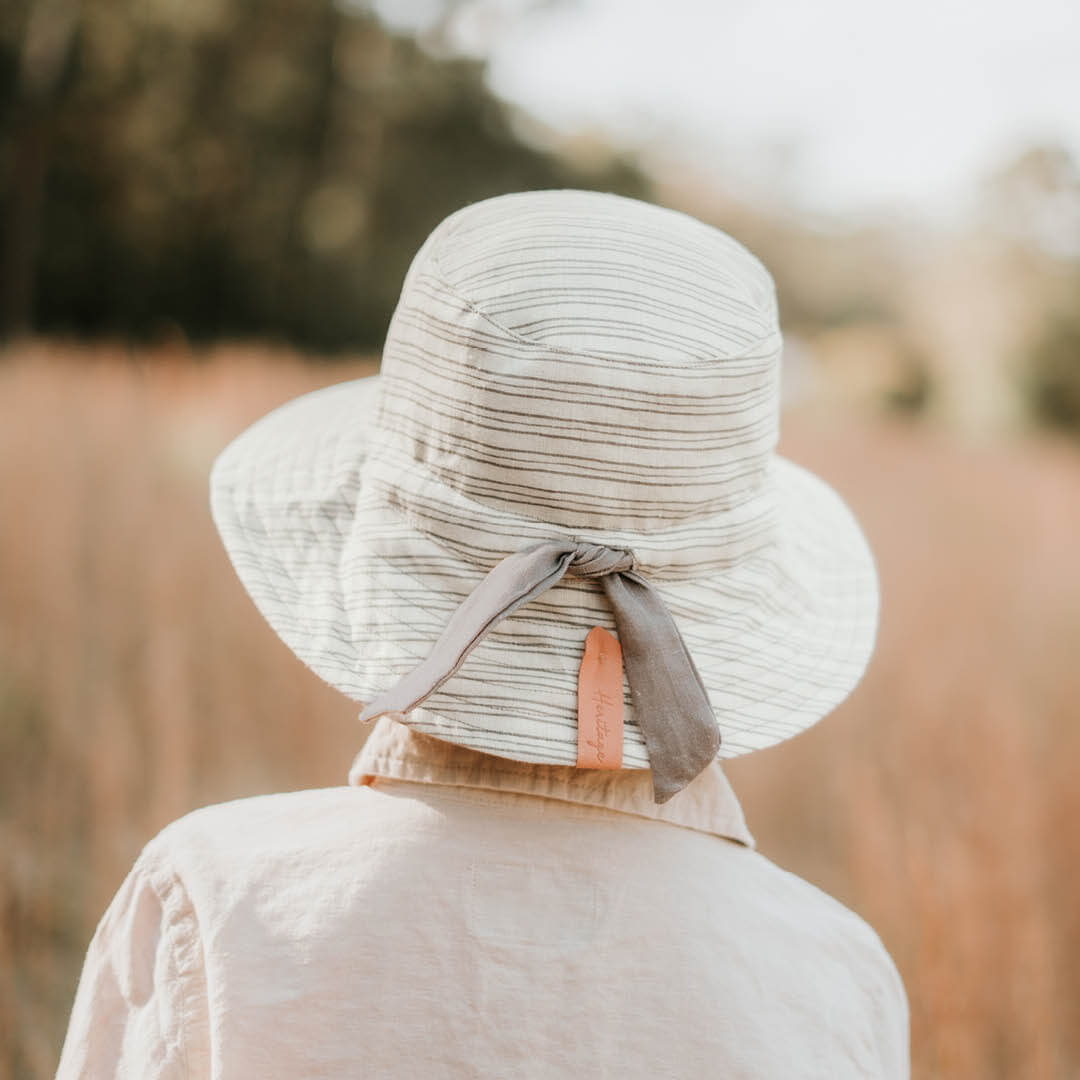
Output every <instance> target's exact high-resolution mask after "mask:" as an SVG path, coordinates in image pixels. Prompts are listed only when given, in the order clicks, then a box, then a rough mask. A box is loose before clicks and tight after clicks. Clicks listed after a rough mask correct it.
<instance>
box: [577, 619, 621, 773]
mask: <svg viewBox="0 0 1080 1080" xmlns="http://www.w3.org/2000/svg"><path fill="white" fill-rule="evenodd" d="M622 751H623V671H622V649H621V648H620V647H619V642H618V639H617V638H616V637H615V636H614V635H613V634H609V633H608V632H607V631H606V630H605V629H604V628H603V627H602V626H594V627H593V628H592V629H591V630H590V631H589V633H588V635H587V637H586V638H585V655H584V656H582V658H581V667H580V669H579V670H578V750H577V763H578V765H579V766H580V767H581V768H583V769H621V768H622Z"/></svg>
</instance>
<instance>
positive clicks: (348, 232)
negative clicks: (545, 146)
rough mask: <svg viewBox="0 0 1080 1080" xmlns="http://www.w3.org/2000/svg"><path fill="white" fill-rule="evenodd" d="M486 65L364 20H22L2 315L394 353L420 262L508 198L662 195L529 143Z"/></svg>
mask: <svg viewBox="0 0 1080 1080" xmlns="http://www.w3.org/2000/svg"><path fill="white" fill-rule="evenodd" d="M512 119H513V118H512V117H511V116H510V115H509V114H508V111H507V108H506V106H504V105H503V104H502V103H501V102H500V101H499V100H497V99H496V98H495V97H494V96H493V95H492V94H491V92H490V91H489V90H488V88H487V86H486V84H485V81H484V70H483V65H482V63H480V62H479V61H476V60H471V59H462V58H453V57H436V56H433V55H431V54H430V53H428V52H426V51H425V50H424V49H422V48H421V47H420V46H419V45H418V44H417V43H416V42H414V41H412V40H411V39H408V38H405V37H401V36H395V35H393V34H391V33H390V32H388V31H387V30H386V28H385V27H384V26H383V25H382V24H381V23H380V22H379V21H378V20H377V19H376V18H375V17H374V16H373V15H372V14H371V13H370V11H369V10H367V8H366V6H365V5H363V4H360V3H358V2H355V0H354V2H351V3H349V4H348V5H346V4H343V3H335V2H332V0H309V2H307V3H303V4H300V3H296V2H295V0H259V2H257V0H140V2H139V3H138V4H135V3H131V2H130V0H81V2H80V0H6V2H5V4H4V5H3V11H2V13H0V221H3V222H5V223H6V224H5V229H4V235H3V237H2V238H0V254H2V261H0V275H2V276H0V299H2V308H0V318H2V319H3V324H2V327H3V329H4V330H6V331H8V332H11V331H17V330H20V329H25V328H32V329H35V330H38V331H44V332H72V333H76V334H82V335H96V334H125V335H134V336H155V335H160V334H162V333H170V332H175V330H176V329H177V328H178V329H179V330H180V331H181V332H183V333H184V334H185V335H187V336H190V337H192V338H195V339H205V338H213V337H219V336H259V337H278V338H284V339H288V340H291V341H293V342H296V343H297V344H300V345H303V346H305V347H308V348H314V349H317V350H323V351H334V350H338V349H343V348H367V347H371V346H374V345H377V344H378V343H379V342H380V341H381V339H382V336H383V334H384V331H385V328H386V323H387V321H388V319H389V314H390V311H391V310H392V308H393V305H394V302H395V301H396V299H397V292H398V289H399V288H400V283H401V279H402V277H403V275H404V271H405V269H406V267H407V264H408V261H409V259H410V258H411V256H412V253H413V252H414V251H415V250H416V248H417V247H418V246H419V244H420V243H421V242H422V240H423V238H424V236H425V235H426V234H427V232H428V231H429V230H430V229H431V228H432V226H434V225H435V224H436V223H437V222H438V221H439V220H440V219H441V218H443V217H444V216H445V215H446V214H447V213H449V212H450V211H452V210H454V209H456V208H457V207H459V206H461V205H464V204H465V203H468V202H470V201H474V200H476V199H480V198H484V197H486V196H489V195H494V194H498V193H501V192H506V191H512V190H524V189H530V188H544V187H563V186H573V187H590V188H591V187H595V188H604V189H607V190H613V191H619V192H622V193H625V194H630V195H637V196H644V197H647V196H648V187H647V184H646V181H645V180H644V178H643V177H642V175H641V174H640V173H639V172H638V171H637V170H636V169H635V168H634V167H633V166H632V165H630V164H628V163H626V162H623V161H620V160H618V159H615V158H611V159H609V160H608V161H607V162H606V163H605V164H604V165H602V166H600V167H598V168H596V169H594V170H591V171H589V170H585V169H583V168H582V167H581V166H578V165H574V164H571V163H569V162H567V161H564V160H561V159H559V158H557V157H556V156H554V155H552V154H549V153H546V152H543V151H541V150H539V149H536V148H533V147H530V146H527V145H525V144H523V143H522V142H521V140H520V138H519V137H518V136H517V135H516V134H515V132H514V129H513V126H512Z"/></svg>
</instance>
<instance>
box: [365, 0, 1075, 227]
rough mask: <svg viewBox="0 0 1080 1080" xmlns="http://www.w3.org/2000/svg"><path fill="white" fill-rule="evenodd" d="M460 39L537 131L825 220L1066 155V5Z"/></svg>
mask: <svg viewBox="0 0 1080 1080" xmlns="http://www.w3.org/2000/svg"><path fill="white" fill-rule="evenodd" d="M438 6H439V0H381V2H380V3H378V4H377V7H378V8H379V10H380V12H381V13H382V14H383V15H384V17H386V18H387V19H388V21H391V22H395V23H397V24H398V25H399V26H400V25H415V24H417V23H422V22H423V21H424V19H425V17H427V13H430V12H431V11H433V10H435V9H437V8H438ZM462 34H463V39H464V43H465V44H466V45H467V46H471V47H473V48H474V49H476V50H477V51H481V52H484V53H486V54H488V55H489V57H490V62H491V67H490V80H491V84H492V86H493V88H494V89H495V90H496V91H497V92H498V93H499V94H501V95H502V96H503V97H505V98H507V99H509V100H510V101H512V102H514V103H516V104H519V105H521V106H523V107H524V108H526V109H527V110H528V111H529V112H531V113H533V114H534V115H536V116H537V117H539V118H540V119H542V120H543V121H544V122H545V123H547V124H549V125H551V126H554V127H556V128H558V129H560V130H564V131H566V132H575V131H581V130H590V129H592V130H595V129H600V130H603V131H607V132H610V133H611V134H612V136H613V137H614V138H616V139H617V140H619V141H620V142H623V143H626V144H628V145H631V146H634V145H638V146H645V147H650V148H652V149H653V151H654V152H657V151H662V152H663V153H664V154H665V155H666V156H669V157H672V158H674V159H676V160H677V159H679V158H682V159H685V160H690V161H693V162H694V163H695V164H697V165H699V166H700V167H701V168H702V169H704V170H709V169H715V170H717V172H718V174H719V175H720V176H721V177H724V176H727V177H729V178H730V179H731V180H732V182H734V183H736V184H740V185H742V186H743V187H744V188H745V187H747V186H757V187H758V188H759V189H760V190H761V191H762V192H770V193H772V194H777V195H781V196H783V197H785V198H787V199H789V200H792V201H794V202H795V203H796V204H797V205H801V206H802V207H805V208H806V209H812V210H818V211H822V212H825V213H837V214H842V215H847V214H852V213H866V212H873V211H876V210H877V209H879V208H883V207H885V208H888V207H897V208H900V209H904V210H907V211H911V210H915V211H916V212H920V211H921V212H925V213H927V214H930V215H933V216H940V215H942V214H946V213H949V212H950V211H953V210H957V209H960V210H962V208H963V207H964V205H965V204H966V203H968V202H970V196H971V193H972V190H973V187H974V185H975V183H976V182H977V179H978V177H979V176H980V175H982V174H984V173H985V172H986V171H988V170H990V169H992V168H994V167H995V165H997V164H999V163H1000V162H1002V161H1004V160H1006V159H1007V158H1008V157H1010V156H1011V155H1013V154H1015V153H1017V152H1019V150H1020V149H1021V148H1023V147H1024V146H1026V145H1030V144H1032V143H1034V142H1038V141H1050V140H1056V141H1058V142H1060V143H1064V144H1065V145H1066V146H1068V147H1069V148H1070V149H1071V150H1072V151H1073V153H1074V154H1075V155H1076V156H1077V157H1078V158H1080V0H1023V2H1017V0H1011V2H1006V0H903V2H900V0H888V2H886V0H563V2H556V3H553V4H552V3H549V4H547V5H538V6H535V7H534V6H531V5H530V4H529V2H528V0H481V2H479V3H476V4H474V5H473V17H472V18H471V19H470V20H467V21H466V22H465V24H464V26H463V28H462Z"/></svg>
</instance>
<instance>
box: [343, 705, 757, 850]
mask: <svg viewBox="0 0 1080 1080" xmlns="http://www.w3.org/2000/svg"><path fill="white" fill-rule="evenodd" d="M380 777H382V778H385V779H390V780H411V781H414V782H417V783H426V784H444V785H448V786H452V787H471V788H481V789H484V790H488V791H507V792H513V793H516V794H520V795H538V796H541V797H543V798H547V799H560V800H562V801H564V802H570V803H578V804H582V805H585V806H598V807H603V808H605V809H608V810H616V811H620V812H622V813H625V814H633V815H634V816H636V817H643V818H651V819H652V820H654V821H664V822H667V823H668V824H669V825H680V826H682V827H683V828H687V829H696V830H698V831H699V832H706V833H711V834H712V835H714V836H720V837H723V838H724V839H726V840H733V841H735V842H736V843H739V844H744V845H745V846H747V847H753V846H754V838H753V836H752V835H751V833H750V831H749V829H748V828H747V827H746V820H745V818H744V817H743V811H742V807H741V806H740V805H739V800H738V799H737V798H736V796H735V792H734V790H733V789H732V787H731V784H730V783H729V782H728V779H727V777H726V776H725V775H724V773H723V770H722V769H721V767H720V763H719V761H714V762H713V763H712V764H711V765H709V766H708V767H707V768H706V769H705V770H704V771H703V772H702V773H700V774H699V775H698V776H697V777H696V778H695V779H694V780H692V781H691V782H690V783H689V784H687V786H686V787H685V788H684V789H683V790H682V791H681V792H679V794H678V795H677V796H675V797H673V798H671V799H669V800H668V801H667V802H665V803H661V804H657V803H656V802H654V801H653V785H652V775H651V773H650V772H649V770H648V769H624V770H619V771H609V770H604V769H578V768H575V767H574V766H570V765H538V764H533V763H531V762H524V761H512V760H511V759H509V758H501V757H495V756H493V755H491V754H481V753H479V752H478V751H476V750H470V749H468V748H467V747H464V746H458V745H456V744H454V743H449V742H445V741H443V740H442V739H435V738H432V737H430V736H428V735H423V734H420V733H419V732H415V731H411V730H410V729H409V728H408V726H407V725H405V724H403V723H401V722H399V721H397V720H395V719H394V718H393V717H391V716H383V717H382V718H381V719H380V720H379V721H378V723H376V724H375V726H374V728H373V729H372V731H371V733H370V734H369V735H368V739H367V742H366V743H365V744H364V747H363V749H362V750H361V751H360V753H359V754H357V756H356V759H355V760H354V761H353V765H352V768H351V769H350V770H349V783H350V784H353V785H356V786H363V785H366V784H371V783H374V782H375V781H376V780H377V779H378V778H380Z"/></svg>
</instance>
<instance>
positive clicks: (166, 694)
mask: <svg viewBox="0 0 1080 1080" xmlns="http://www.w3.org/2000/svg"><path fill="white" fill-rule="evenodd" d="M366 370H369V367H365V366H364V365H362V364H356V365H353V366H350V367H347V368H341V367H333V368H330V367H313V366H304V365H302V364H301V363H300V362H299V361H298V360H297V359H296V358H295V357H291V356H288V355H285V354H270V353H266V352H263V353H253V352H250V351H243V350H235V349H234V350H231V351H222V352H220V353H215V354H211V355H209V356H207V357H204V358H201V359H199V360H192V359H191V358H190V357H189V356H187V355H184V354H182V353H177V354H176V355H168V354H161V353H159V354H157V355H154V356H139V355H128V354H125V353H123V352H122V351H121V350H111V351H110V350H107V349H101V350H98V351H94V350H88V349H85V348H79V349H76V348H74V347H71V348H67V347H64V346H57V345H53V346H44V345H26V346H22V347H19V348H18V349H11V350H9V351H8V353H7V354H6V355H0V513H2V521H0V1077H12V1078H16V1077H17V1078H23V1077H26V1078H35V1080H36V1078H39V1077H48V1076H51V1075H52V1073H53V1070H54V1069H55V1065H56V1057H57V1054H58V1049H59V1044H60V1041H61V1039H62V1035H63V1030H64V1026H65V1022H66V1015H67V1010H68V1008H69V1007H70V1003H71V998H72V995H73V993H74V988H75V980H76V978H77V974H78V966H79V963H80V960H81V957H82V953H83V950H84V949H85V947H86V944H87V941H88V939H89V936H90V934H91V932H92V929H93V926H94V924H95V922H96V920H97V918H98V917H99V916H100V914H101V912H102V910H103V908H104V906H105V904H106V903H107V902H108V899H109V897H110V896H111V894H112V893H113V891H114V890H115V889H116V887H117V886H118V885H119V883H120V881H121V879H122V877H123V875H124V873H125V872H126V869H127V867H128V866H129V864H130V863H131V861H132V860H133V859H134V857H135V855H136V854H137V852H138V850H139V848H140V847H141V846H142V845H143V844H144V843H145V842H146V841H147V840H148V839H149V838H150V837H151V836H152V835H153V834H154V833H155V832H156V831H157V830H158V829H159V828H160V827H162V826H163V825H164V824H165V823H167V822H168V821H169V820H171V819H172V818H174V817H177V816H179V815H180V814H182V813H184V812H185V811H187V810H189V809H191V808H193V807H196V806H199V805H202V804H205V803H208V802H212V801H217V800H222V799H227V798H234V797H237V796H243V795H248V794H253V793H256V792H264V791H271V790H279V789H285V788H298V787H304V786H325V785H331V784H337V783H341V782H342V781H343V778H344V776H345V772H346V770H347V767H348V764H349V761H350V759H351V756H352V754H353V752H354V751H355V749H356V748H357V745H358V743H359V741H360V739H361V734H360V732H359V731H358V730H356V728H355V727H354V725H353V720H352V717H353V713H354V710H353V708H352V706H351V704H350V703H349V702H348V701H345V700H344V699H343V698H341V697H340V696H339V695H337V694H336V693H335V692H334V691H332V690H330V689H329V688H327V687H325V686H324V685H322V684H321V683H320V682H319V681H318V680H317V679H316V678H315V677H314V676H312V675H310V674H309V673H307V672H306V671H305V670H304V669H303V667H302V666H301V665H300V663H299V662H298V661H296V660H294V659H293V658H292V656H291V654H290V653H289V652H288V651H287V650H286V649H285V647H284V646H283V645H280V644H279V643H278V641H277V639H276V638H275V637H274V636H273V634H272V633H271V632H270V630H269V629H268V628H267V627H266V626H265V625H264V624H263V623H262V621H261V619H260V618H259V616H258V615H257V614H256V613H255V611H254V608H253V607H252V605H251V604H250V602H249V601H248V600H247V598H246V596H245V595H244V594H243V592H242V589H241V588H240V586H239V585H238V584H237V583H236V581H235V580H234V578H233V575H232V572H231V570H230V568H229V566H228V563H227V561H226V559H225V556H224V554H223V552H222V551H221V549H220V546H219V544H218V541H217V539H216V536H215V534H214V532H213V526H212V524H211V522H210V518H209V513H208V510H207V500H206V475H207V470H208V467H209V464H210V462H211V461H212V459H213V457H214V455H215V454H216V453H217V451H218V450H219V449H220V448H221V447H222V446H223V445H224V444H225V442H227V441H228V439H229V438H230V437H231V436H232V435H233V434H235V433H236V432H238V431H239V430H240V429H241V428H243V427H244V426H245V425H246V424H247V423H249V422H250V421H251V420H253V419H254V418H255V417H256V416H258V415H260V414H262V413H263V412H265V411H266V410H267V409H268V408H270V407H271V406H273V405H274V404H276V403H278V402H280V401H283V400H285V399H287V398H289V397H292V396H294V395H296V394H298V393H300V392H302V391H304V390H305V389H309V388H313V387H315V386H317V385H322V384H325V383H328V382H332V381H336V380H338V379H341V378H345V377H349V376H350V375H353V374H357V373H360V372H362V371H366ZM784 449H785V451H786V452H787V453H788V454H789V456H791V457H793V458H795V459H796V460H799V461H801V462H803V463H804V464H807V465H808V466H810V467H811V468H813V469H816V470H817V471H819V472H820V473H821V474H822V475H824V476H825V477H826V478H827V479H829V480H830V482H832V483H833V484H834V485H835V486H836V487H837V488H838V489H839V490H840V491H841V492H842V493H843V494H844V495H845V496H846V497H847V498H848V500H849V502H850V503H851V505H852V506H853V507H854V509H855V510H856V513H857V514H858V515H859V516H860V518H861V519H862V521H863V523H864V525H865V527H866V530H867V532H868V533H869V535H870V539H871V542H872V544H873V546H874V548H875V550H876V552H877V554H878V558H879V563H880V569H881V574H882V579H883V597H884V599H883V619H882V631H881V636H880V642H879V649H878V653H877V656H876V659H875V661H874V663H873V665H872V667H871V670H870V672H869V674H868V677H867V678H866V680H865V681H864V683H863V684H862V686H861V687H860V688H859V690H858V691H856V693H855V694H854V695H853V697H852V698H851V699H850V700H849V701H848V702H847V703H846V704H845V705H844V706H843V707H841V708H840V709H839V710H838V711H837V712H836V713H835V714H833V716H831V717H830V718H829V719H827V720H826V721H824V722H823V723H821V724H820V725H818V726H817V727H816V728H815V729H814V730H812V731H811V732H809V733H807V734H805V735H803V736H800V737H799V738H797V739H795V740H793V741H791V742H790V743H787V744H784V745H782V746H780V747H776V748H774V749H772V750H768V751H764V752H762V753H760V754H755V755H752V756H751V757H749V758H744V759H739V760H737V761H735V762H732V763H731V764H730V766H729V770H728V771H729V774H730V776H731V777H732V779H733V781H734V783H735V785H736V788H737V790H738V791H739V792H740V794H741V795H742V796H743V800H744V804H745V807H746V810H747V815H748V818H749V821H750V824H751V827H752V828H753V829H754V831H755V832H756V834H757V837H758V840H759V844H760V847H761V848H762V849H763V850H764V851H765V853H766V854H768V855H770V856H771V857H773V858H774V859H775V860H776V861H777V862H779V863H781V864H782V865H784V866H787V867H788V868H790V869H792V870H793V871H795V872H796V873H799V874H801V875H803V876H804V877H807V878H809V879H810V880H812V881H814V882H816V883H818V884H819V885H821V886H822V887H823V888H825V889H826V890H828V891H830V892H832V893H834V894H835V895H837V896H838V897H840V898H841V899H842V900H843V901H844V902H845V903H847V904H849V905H850V906H851V907H853V908H854V909H855V910H857V911H858V912H860V913H861V914H862V915H863V916H864V917H866V918H867V919H868V920H869V921H870V922H871V923H872V924H873V925H874V926H875V927H876V928H877V929H878V931H879V932H880V934H881V936H882V938H883V940H884V941H885V944H886V945H887V947H888V948H889V950H890V951H891V953H892V954H893V956H894V957H895V959H896V961H897V963H898V965H899V967H900V969H901V972H902V974H903V976H904V979H905V982H906V984H907V988H908V993H909V996H910V1000H911V1009H912V1045H913V1062H914V1069H913V1075H914V1076H915V1077H917V1078H920V1080H929V1078H938V1077H946V1078H955V1080H967V1078H971V1080H995V1078H1005V1077H1008V1078H1019V1080H1042V1078H1058V1077H1062V1078H1064V1077H1075V1076H1077V1075H1080V827H1078V821H1080V783H1078V782H1077V771H1078V770H1077V762H1078V760H1080V725H1078V724H1077V722H1076V721H1077V717H1078V715H1080V704H1078V703H1080V572H1078V564H1080V451H1078V450H1077V449H1076V448H1071V447H1068V446H1063V445H1056V444H1050V443H1036V442H1034V441H1031V442H1025V443H1023V444H1013V445H1008V446H992V447H991V446H984V447H972V446H965V445H961V444H959V443H957V442H955V441H953V440H951V439H949V438H948V437H945V436H943V435H940V434H934V433H930V432H928V431H926V430H923V429H920V428H918V427H914V426H905V425H902V424H896V423H893V424H886V423H884V422H883V421H877V422H870V421H862V422H857V421H854V420H849V419H843V420H841V419H838V418H836V417H815V416H813V415H809V414H801V415H795V416H792V417H790V418H789V420H788V423H787V427H786V432H785V438H784Z"/></svg>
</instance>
